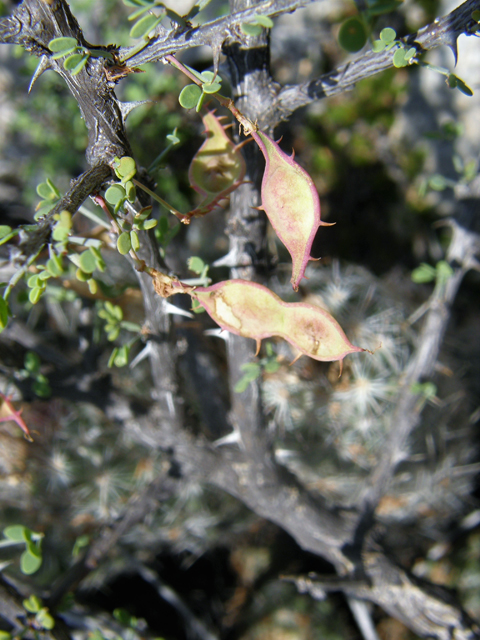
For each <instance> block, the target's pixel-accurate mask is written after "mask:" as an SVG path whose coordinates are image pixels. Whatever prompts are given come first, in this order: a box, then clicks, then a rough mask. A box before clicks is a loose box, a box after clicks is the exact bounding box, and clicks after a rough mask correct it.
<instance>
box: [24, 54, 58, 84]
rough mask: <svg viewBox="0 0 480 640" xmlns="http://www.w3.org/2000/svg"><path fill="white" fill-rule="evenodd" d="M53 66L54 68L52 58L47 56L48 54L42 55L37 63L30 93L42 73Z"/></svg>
mask: <svg viewBox="0 0 480 640" xmlns="http://www.w3.org/2000/svg"><path fill="white" fill-rule="evenodd" d="M51 68H52V65H51V64H50V60H49V59H48V58H47V56H42V57H41V58H40V62H39V63H38V65H37V68H36V69H35V73H34V74H33V76H32V79H31V80H30V85H29V87H28V93H30V91H31V90H32V89H33V85H34V84H35V82H36V81H37V80H38V79H39V78H40V76H41V75H42V73H44V72H45V71H47V70H48V69H51Z"/></svg>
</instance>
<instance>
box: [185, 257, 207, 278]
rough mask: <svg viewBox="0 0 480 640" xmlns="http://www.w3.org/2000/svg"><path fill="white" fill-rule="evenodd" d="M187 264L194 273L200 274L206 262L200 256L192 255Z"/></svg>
mask: <svg viewBox="0 0 480 640" xmlns="http://www.w3.org/2000/svg"><path fill="white" fill-rule="evenodd" d="M187 266H188V268H189V269H190V271H193V273H196V274H197V275H200V274H201V273H202V271H203V270H204V268H205V263H204V261H203V260H202V259H201V258H199V257H198V256H192V257H191V258H189V259H188V260H187Z"/></svg>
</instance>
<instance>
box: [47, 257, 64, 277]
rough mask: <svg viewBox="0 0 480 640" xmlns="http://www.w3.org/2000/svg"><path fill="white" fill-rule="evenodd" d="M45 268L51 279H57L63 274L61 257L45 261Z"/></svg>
mask: <svg viewBox="0 0 480 640" xmlns="http://www.w3.org/2000/svg"><path fill="white" fill-rule="evenodd" d="M45 267H46V269H47V271H48V273H49V274H50V275H51V276H52V277H53V278H59V277H60V276H61V275H62V274H63V262H62V258H61V256H56V255H55V256H52V257H51V258H50V259H49V260H47V263H46V265H45Z"/></svg>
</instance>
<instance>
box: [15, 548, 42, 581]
mask: <svg viewBox="0 0 480 640" xmlns="http://www.w3.org/2000/svg"><path fill="white" fill-rule="evenodd" d="M41 564H42V558H41V556H40V557H38V556H34V555H32V554H31V553H30V552H29V551H24V552H23V553H22V555H21V556H20V570H21V572H22V573H24V574H25V575H27V576H29V575H31V574H32V573H35V572H36V571H38V570H39V569H40V567H41Z"/></svg>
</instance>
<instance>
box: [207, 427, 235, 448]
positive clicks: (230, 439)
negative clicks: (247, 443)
mask: <svg viewBox="0 0 480 640" xmlns="http://www.w3.org/2000/svg"><path fill="white" fill-rule="evenodd" d="M241 441H242V438H241V436H240V432H239V431H237V429H234V430H233V431H232V432H231V433H227V435H226V436H223V437H222V438H218V440H215V441H214V443H213V446H214V447H221V446H222V445H223V444H240V443H241Z"/></svg>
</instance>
